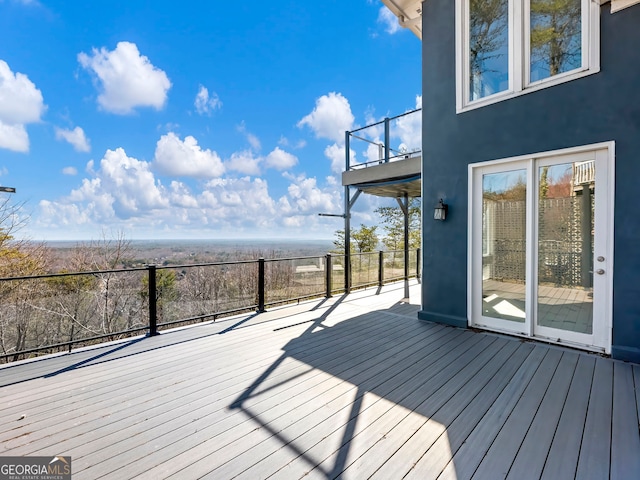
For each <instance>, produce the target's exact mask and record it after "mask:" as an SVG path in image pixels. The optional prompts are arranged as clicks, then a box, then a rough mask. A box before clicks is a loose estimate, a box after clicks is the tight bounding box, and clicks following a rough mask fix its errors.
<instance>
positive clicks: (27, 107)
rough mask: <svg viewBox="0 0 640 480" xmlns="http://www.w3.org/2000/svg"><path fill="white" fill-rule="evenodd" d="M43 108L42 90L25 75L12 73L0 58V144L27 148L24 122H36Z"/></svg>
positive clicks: (14, 148) (21, 150)
mask: <svg viewBox="0 0 640 480" xmlns="http://www.w3.org/2000/svg"><path fill="white" fill-rule="evenodd" d="M45 109H46V106H45V105H44V101H43V98H42V92H40V90H38V89H37V88H36V86H35V84H34V83H33V82H32V81H31V80H29V77H27V76H26V75H24V74H22V73H15V74H14V73H13V72H12V71H11V68H9V65H8V64H7V62H5V61H4V60H0V148H6V149H8V150H13V151H16V152H28V151H29V136H28V135H27V130H26V128H25V125H26V124H28V123H34V122H39V121H40V117H41V116H42V114H43V113H44V111H45Z"/></svg>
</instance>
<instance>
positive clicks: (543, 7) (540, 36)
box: [531, 0, 582, 76]
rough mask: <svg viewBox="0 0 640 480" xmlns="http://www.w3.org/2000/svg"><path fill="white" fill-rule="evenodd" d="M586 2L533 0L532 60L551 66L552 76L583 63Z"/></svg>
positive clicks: (578, 0)
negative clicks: (582, 50)
mask: <svg viewBox="0 0 640 480" xmlns="http://www.w3.org/2000/svg"><path fill="white" fill-rule="evenodd" d="M581 31H582V2H581V1H580V0H535V1H532V2H531V61H532V63H538V64H539V65H542V66H544V67H545V69H548V72H549V76H554V75H557V74H558V73H562V72H566V71H568V70H572V69H574V68H576V67H578V66H580V60H581Z"/></svg>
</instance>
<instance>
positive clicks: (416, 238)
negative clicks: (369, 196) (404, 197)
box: [375, 198, 422, 250]
mask: <svg viewBox="0 0 640 480" xmlns="http://www.w3.org/2000/svg"><path fill="white" fill-rule="evenodd" d="M375 213H377V214H378V215H380V219H381V224H382V229H383V230H384V233H385V235H384V236H383V237H382V243H383V245H384V246H385V248H386V249H387V250H402V249H403V248H404V213H403V212H402V209H401V208H400V207H399V206H397V207H379V208H376V210H375ZM421 225H422V222H421V206H420V199H419V198H412V199H410V200H409V248H410V249H412V250H414V249H417V248H420V243H421V231H420V230H421Z"/></svg>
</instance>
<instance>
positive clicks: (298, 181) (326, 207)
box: [278, 175, 342, 218]
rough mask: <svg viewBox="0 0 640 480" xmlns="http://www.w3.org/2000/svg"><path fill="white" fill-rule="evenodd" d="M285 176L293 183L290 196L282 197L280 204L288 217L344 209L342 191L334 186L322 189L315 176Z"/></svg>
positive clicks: (290, 187) (289, 189)
mask: <svg viewBox="0 0 640 480" xmlns="http://www.w3.org/2000/svg"><path fill="white" fill-rule="evenodd" d="M285 177H286V178H289V179H290V180H291V181H292V183H291V184H290V185H289V188H288V189H287V192H288V198H287V197H282V198H280V200H279V201H278V206H279V210H281V211H282V214H283V215H285V216H286V217H289V218H291V217H295V216H297V215H301V214H302V215H317V214H318V213H333V212H338V211H340V210H341V209H342V200H341V197H340V191H339V190H338V189H336V188H334V186H332V185H330V186H329V187H328V188H326V189H321V188H319V187H318V185H317V181H316V179H315V178H307V177H305V176H304V175H301V176H298V177H294V176H291V175H285Z"/></svg>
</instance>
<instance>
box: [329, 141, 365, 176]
mask: <svg viewBox="0 0 640 480" xmlns="http://www.w3.org/2000/svg"><path fill="white" fill-rule="evenodd" d="M344 154H345V150H344V144H341V145H338V144H337V143H334V144H333V145H327V147H326V148H325V149H324V155H325V157H327V158H328V159H329V160H331V171H332V172H334V173H341V172H343V171H344V168H345V166H346V158H345V155H344ZM356 163H358V161H357V159H356V152H355V151H354V150H353V149H350V150H349V164H350V165H355V164H356Z"/></svg>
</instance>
